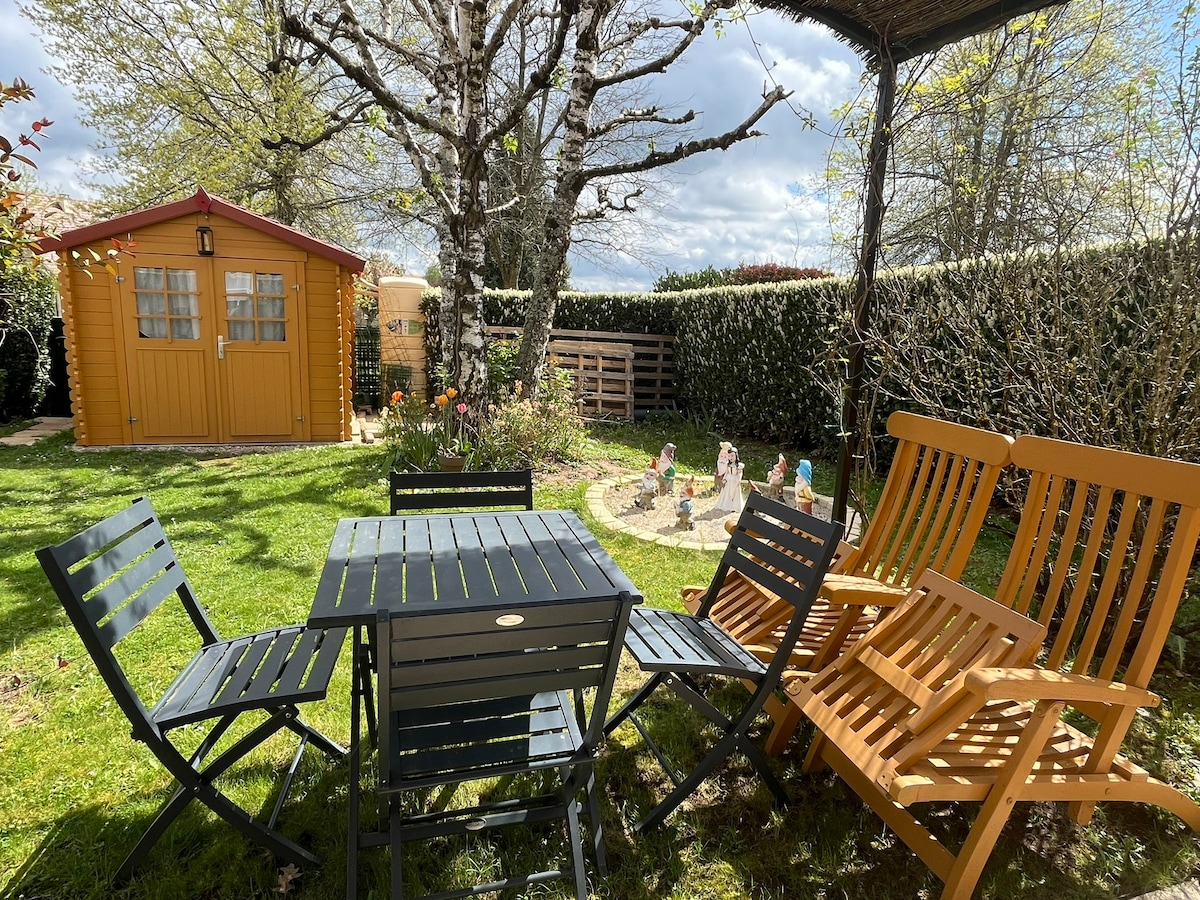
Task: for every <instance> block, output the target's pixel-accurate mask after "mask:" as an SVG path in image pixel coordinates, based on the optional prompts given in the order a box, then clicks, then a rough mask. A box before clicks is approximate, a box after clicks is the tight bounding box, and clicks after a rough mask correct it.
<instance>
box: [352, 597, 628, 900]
mask: <svg viewBox="0 0 1200 900" xmlns="http://www.w3.org/2000/svg"><path fill="white" fill-rule="evenodd" d="M631 605H632V601H631V599H630V597H629V595H628V594H621V595H619V596H616V597H609V598H604V599H593V600H588V601H571V600H562V599H560V600H556V601H555V602H554V603H552V604H540V605H535V606H528V607H508V606H505V607H502V608H501V607H493V608H491V609H487V608H479V609H474V610H471V611H465V612H456V613H446V614H440V615H430V616H422V617H419V618H405V617H403V616H399V615H394V614H390V613H389V612H387V611H386V610H385V611H381V612H380V613H379V618H378V623H377V626H376V637H375V640H376V645H377V647H378V654H379V672H380V676H379V680H378V686H379V691H378V702H379V710H380V725H379V781H378V792H379V799H380V802H381V803H382V804H383V805H385V806H386V819H387V827H386V830H380V831H374V832H365V833H360V830H359V823H358V821H357V819H356V816H355V813H354V811H357V810H358V809H359V803H358V798H357V796H355V797H352V798H351V804H350V808H351V810H352V814H351V822H350V861H349V867H348V872H347V876H348V879H347V880H348V884H347V893H348V896H349V897H350V898H351V900H353V898H354V897H355V896H356V894H357V868H358V851H359V849H360V848H365V847H373V846H380V845H382V844H385V843H388V844H390V846H391V896H392V897H393V898H394V900H402V898H403V897H404V896H405V894H404V878H403V872H404V869H403V855H404V853H403V849H404V845H405V844H406V843H408V842H410V841H416V840H429V839H432V838H439V837H446V836H449V835H455V834H458V835H466V834H476V833H478V832H481V831H486V830H489V829H493V828H499V827H502V826H507V825H513V824H518V823H532V822H542V821H552V820H557V819H561V820H563V821H565V823H566V827H567V837H568V841H569V842H570V847H571V856H572V865H571V866H570V867H569V868H565V869H551V870H546V871H542V872H536V873H533V874H530V875H511V876H509V877H505V878H503V879H501V880H499V881H495V882H490V883H487V884H479V885H474V886H472V887H470V888H466V889H458V890H451V891H447V892H445V893H438V894H436V895H429V896H437V897H462V896H469V895H474V894H480V893H489V892H494V891H502V890H507V889H510V888H517V887H521V886H524V885H529V884H534V883H538V882H542V881H547V880H550V879H556V878H571V879H573V880H574V883H575V892H576V896H577V897H578V898H579V900H586V897H587V878H586V871H585V868H584V854H583V836H582V832H581V830H580V818H579V811H580V803H579V801H578V799H577V798H578V795H579V794H580V793H581V792H582V793H583V794H584V795H585V799H586V806H585V809H586V811H587V818H588V819H589V824H590V833H591V844H592V849H593V852H594V854H595V858H596V864H597V867H598V869H599V871H600V872H601V873H603V872H604V871H606V866H605V859H604V846H603V837H602V834H601V829H600V808H599V798H598V796H597V790H596V781H595V777H594V774H593V763H594V760H595V757H596V752H597V746H598V744H599V742H600V739H601V737H602V732H603V723H604V716H605V715H606V712H607V709H608V701H609V698H610V697H611V695H612V689H613V682H614V679H615V677H616V672H617V665H618V662H619V660H620V655H621V637H622V635H623V634H624V633H625V628H626V624H627V622H628V617H629V609H630V606H631ZM589 689H590V690H591V691H594V693H593V696H592V698H591V701H590V703H588V704H585V703H584V695H583V692H584V691H585V690H589ZM518 773H540V778H539V779H538V784H539V787H538V790H539V792H538V793H531V794H530V795H529V796H522V797H518V798H515V799H507V800H498V801H491V802H481V803H480V804H479V805H475V806H471V807H469V808H459V809H436V810H433V811H425V810H424V809H417V810H413V809H411V808H409V807H412V806H414V805H415V804H417V803H418V802H419V801H417V799H416V798H415V797H414V796H412V792H415V791H419V789H421V788H427V787H432V786H442V785H457V784H461V783H464V782H469V781H476V780H479V779H486V778H495V777H498V776H503V775H514V774H518ZM350 790H351V791H352V792H355V793H356V794H357V792H358V791H359V790H360V786H359V785H358V784H351V785H350ZM406 794H407V795H409V796H404V795H406Z"/></svg>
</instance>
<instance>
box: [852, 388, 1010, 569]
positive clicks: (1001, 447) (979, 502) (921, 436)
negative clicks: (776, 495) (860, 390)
mask: <svg viewBox="0 0 1200 900" xmlns="http://www.w3.org/2000/svg"><path fill="white" fill-rule="evenodd" d="M887 427H888V434H890V435H892V437H894V438H896V440H897V442H898V443H897V446H896V455H895V457H894V458H893V460H892V465H891V468H890V469H889V470H888V475H887V481H886V482H885V483H884V487H883V493H882V494H881V495H880V497H879V503H878V504H877V505H876V507H875V509H876V515H875V517H874V518H872V519H871V521H870V523H869V524H868V525H867V530H866V532H864V534H863V536H862V538H861V539H860V541H859V543H858V547H857V548H856V549H855V550H854V551H852V552H851V553H850V554H849V555H848V556H846V557H845V558H843V559H840V560H839V561H838V565H837V566H835V568H834V571H836V572H839V573H844V574H853V575H867V576H870V577H873V578H877V579H879V580H880V581H883V582H885V583H888V584H895V585H904V584H910V583H911V582H912V581H913V580H915V579H916V578H917V577H919V576H920V574H921V572H923V571H924V570H925V569H926V568H927V567H931V568H933V569H934V570H936V571H938V572H941V573H942V574H943V575H945V576H946V577H948V578H952V579H957V578H958V577H959V576H960V575H961V574H962V572H963V569H964V568H966V565H967V559H968V558H969V557H970V555H971V550H972V548H973V547H974V546H975V539H976V538H977V537H978V536H979V530H980V529H981V528H982V527H983V522H984V517H985V516H986V515H987V511H988V506H989V505H990V503H991V499H992V493H993V492H994V491H995V489H996V482H997V481H998V480H999V478H1000V473H1001V472H1002V471H1003V469H1004V467H1005V466H1007V465H1008V463H1009V448H1010V447H1011V446H1012V438H1010V437H1008V436H1007V435H1003V434H998V433H997V432H994V431H986V430H984V429H982V428H972V427H970V426H967V425H959V424H956V423H954V422H944V421H942V420H940V419H933V418H929V417H928V416H918V415H915V414H913V413H907V412H894V413H892V414H891V416H889V417H888V426H887Z"/></svg>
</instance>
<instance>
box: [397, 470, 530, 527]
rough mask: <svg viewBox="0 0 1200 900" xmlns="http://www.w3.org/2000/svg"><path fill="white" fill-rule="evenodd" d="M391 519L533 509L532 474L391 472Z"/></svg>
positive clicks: (523, 472)
mask: <svg viewBox="0 0 1200 900" xmlns="http://www.w3.org/2000/svg"><path fill="white" fill-rule="evenodd" d="M388 491H389V496H390V505H391V510H390V514H391V515H393V516H394V515H397V514H399V513H403V512H429V511H433V510H439V509H533V470H532V469H517V470H513V471H499V472H391V473H389V475H388Z"/></svg>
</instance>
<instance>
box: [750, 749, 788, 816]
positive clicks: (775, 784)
mask: <svg viewBox="0 0 1200 900" xmlns="http://www.w3.org/2000/svg"><path fill="white" fill-rule="evenodd" d="M737 745H738V749H739V750H741V751H742V752H743V753H744V754H746V758H747V759H749V760H750V763H751V764H752V765H753V766H754V768H755V770H756V771H757V772H758V775H759V777H760V778H761V779H762V780H763V781H765V782H766V783H767V787H768V788H769V789H770V791H771V793H772V794H774V795H775V802H776V803H777V804H778V805H779V806H787V802H788V795H787V791H786V790H784V787H783V784H782V783H781V782H780V780H779V779H778V778H776V777H775V773H774V772H772V771H771V763H770V762H769V761H768V759H767V754H765V753H763V752H762V751H761V750H760V749H758V747H756V746H755V745H754V743H753V742H752V741H751V740H750V739H749V738H747V737H746V736H745V735H739V736H738V740H737Z"/></svg>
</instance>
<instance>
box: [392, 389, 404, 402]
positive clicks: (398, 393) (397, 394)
mask: <svg viewBox="0 0 1200 900" xmlns="http://www.w3.org/2000/svg"><path fill="white" fill-rule="evenodd" d="M403 399H404V392H403V391H396V392H395V393H394V394H392V402H393V403H399V402H400V401H401V400H403Z"/></svg>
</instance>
